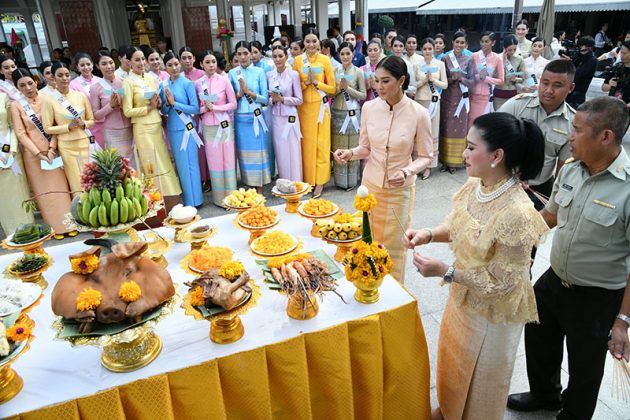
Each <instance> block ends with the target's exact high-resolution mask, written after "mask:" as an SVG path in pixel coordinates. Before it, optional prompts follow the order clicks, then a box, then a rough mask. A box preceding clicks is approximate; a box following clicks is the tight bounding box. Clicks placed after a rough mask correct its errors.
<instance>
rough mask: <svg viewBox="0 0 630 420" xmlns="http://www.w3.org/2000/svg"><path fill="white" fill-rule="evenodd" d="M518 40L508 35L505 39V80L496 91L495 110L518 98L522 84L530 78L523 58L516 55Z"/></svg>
mask: <svg viewBox="0 0 630 420" xmlns="http://www.w3.org/2000/svg"><path fill="white" fill-rule="evenodd" d="M517 45H518V39H516V37H515V36H514V35H508V36H506V37H505V38H504V39H503V70H504V73H505V80H504V81H503V84H502V85H497V87H496V88H495V89H494V109H495V110H496V111H499V110H500V109H501V105H503V104H504V103H506V102H507V101H508V99H510V98H512V97H514V96H516V94H517V93H518V91H519V89H521V88H522V83H523V82H524V81H525V79H528V78H529V76H528V75H527V74H526V71H525V62H524V61H523V58H521V56H519V55H518V54H516V46H517Z"/></svg>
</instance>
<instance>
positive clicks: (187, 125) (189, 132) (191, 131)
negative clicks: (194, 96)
mask: <svg viewBox="0 0 630 420" xmlns="http://www.w3.org/2000/svg"><path fill="white" fill-rule="evenodd" d="M173 111H175V114H177V116H178V117H179V119H180V120H181V122H182V124H184V129H185V130H186V131H184V138H183V139H182V145H181V146H180V147H179V150H186V148H187V147H188V139H189V138H190V136H192V138H193V140H195V143H197V148H200V147H201V146H203V142H202V141H201V138H199V133H197V130H195V125H194V124H193V120H192V118H190V115H188V114H185V113H183V112H182V111H180V110H179V109H175V108H173Z"/></svg>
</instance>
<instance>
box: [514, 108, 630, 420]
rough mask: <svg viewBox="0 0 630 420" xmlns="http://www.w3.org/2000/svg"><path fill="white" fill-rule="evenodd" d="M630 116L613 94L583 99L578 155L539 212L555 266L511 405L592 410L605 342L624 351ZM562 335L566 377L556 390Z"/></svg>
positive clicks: (627, 354) (543, 288)
mask: <svg viewBox="0 0 630 420" xmlns="http://www.w3.org/2000/svg"><path fill="white" fill-rule="evenodd" d="M629 120H630V115H629V111H628V108H627V107H626V105H625V104H624V103H623V102H622V101H621V100H619V99H617V98H613V97H600V98H597V99H593V100H591V101H588V102H585V103H584V104H582V105H580V107H579V108H578V111H577V113H576V115H575V118H574V120H573V131H572V133H571V135H570V137H569V145H570V147H571V151H572V154H573V157H574V158H575V161H573V162H567V163H566V164H565V165H564V167H563V168H562V170H561V171H560V173H559V174H558V178H557V179H556V181H555V183H554V185H553V192H552V193H551V198H550V200H549V203H547V206H546V207H545V209H543V210H542V211H541V214H542V216H543V217H544V218H545V220H546V221H547V224H548V225H549V227H551V228H553V227H554V226H557V229H556V232H555V235H554V238H553V244H552V248H551V258H550V259H551V268H550V269H549V270H547V272H546V273H545V274H543V275H542V277H541V278H540V279H538V281H537V282H536V285H535V286H534V292H535V295H536V304H537V306H538V317H539V319H540V324H528V325H526V326H525V350H526V358H527V375H528V378H529V386H530V392H526V393H521V394H513V395H510V397H509V399H508V407H509V408H512V409H515V410H519V411H533V410H539V409H547V410H559V409H560V408H562V411H561V412H560V414H559V415H558V419H590V418H591V417H592V415H593V412H594V411H595V406H596V404H597V395H598V393H599V387H600V384H601V380H602V376H603V374H604V363H605V360H606V349H608V350H610V352H611V354H612V355H613V357H616V358H618V359H621V358H624V359H625V360H629V359H630V342H629V341H628V327H629V326H630V287H627V285H628V281H629V280H630V278H629V273H630V158H629V157H628V155H627V154H626V152H625V150H624V149H623V147H622V146H621V140H622V138H623V135H624V133H625V132H626V130H627V129H628V122H629ZM611 328H612V333H611V336H610V340H609V332H611ZM565 338H566V345H567V351H568V360H569V383H568V386H567V388H566V389H565V390H564V392H562V396H561V395H560V391H561V390H562V385H561V384H560V366H561V364H562V358H563V354H562V353H563V342H564V340H565Z"/></svg>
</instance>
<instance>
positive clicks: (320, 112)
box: [302, 53, 330, 124]
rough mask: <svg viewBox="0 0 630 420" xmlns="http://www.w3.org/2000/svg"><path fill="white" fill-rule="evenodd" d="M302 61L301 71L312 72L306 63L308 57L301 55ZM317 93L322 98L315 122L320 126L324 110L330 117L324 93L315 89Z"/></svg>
mask: <svg viewBox="0 0 630 420" xmlns="http://www.w3.org/2000/svg"><path fill="white" fill-rule="evenodd" d="M302 61H303V62H304V67H303V69H302V71H303V72H305V73H308V71H309V70H311V71H312V70H313V69H311V63H309V62H308V56H307V55H306V53H304V54H302ZM313 74H315V72H313ZM313 87H315V86H313ZM315 89H317V88H315ZM317 93H319V96H320V97H321V98H322V102H321V104H320V105H319V114H318V115H317V122H318V123H319V124H322V123H323V122H324V115H326V110H328V114H329V115H330V104H329V103H328V96H327V95H326V92H324V91H323V90H321V89H317Z"/></svg>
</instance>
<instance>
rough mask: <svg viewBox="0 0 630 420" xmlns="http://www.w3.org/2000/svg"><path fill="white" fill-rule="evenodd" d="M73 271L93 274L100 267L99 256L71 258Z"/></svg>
mask: <svg viewBox="0 0 630 420" xmlns="http://www.w3.org/2000/svg"><path fill="white" fill-rule="evenodd" d="M70 265H71V266H72V271H73V272H75V273H76V274H92V273H93V272H94V271H96V269H97V268H98V256H97V255H86V256H83V257H75V258H71V259H70Z"/></svg>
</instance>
